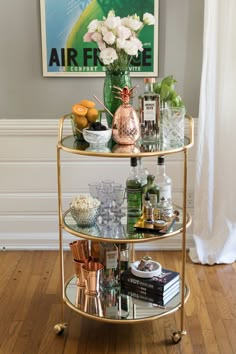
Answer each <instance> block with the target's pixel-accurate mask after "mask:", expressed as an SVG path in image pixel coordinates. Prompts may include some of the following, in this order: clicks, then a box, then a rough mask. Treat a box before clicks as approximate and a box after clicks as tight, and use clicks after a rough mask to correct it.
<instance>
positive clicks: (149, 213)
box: [143, 192, 153, 222]
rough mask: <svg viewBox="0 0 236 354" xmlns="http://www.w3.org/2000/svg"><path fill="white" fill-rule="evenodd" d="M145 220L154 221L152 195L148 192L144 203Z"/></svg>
mask: <svg viewBox="0 0 236 354" xmlns="http://www.w3.org/2000/svg"><path fill="white" fill-rule="evenodd" d="M143 220H144V221H145V222H152V221H153V206H152V203H151V201H150V196H149V193H148V192H147V193H146V195H145V199H144V203H143Z"/></svg>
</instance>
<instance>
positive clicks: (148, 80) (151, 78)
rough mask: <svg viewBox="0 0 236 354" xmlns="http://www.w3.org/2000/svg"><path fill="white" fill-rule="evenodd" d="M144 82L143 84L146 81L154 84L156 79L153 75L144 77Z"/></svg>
mask: <svg viewBox="0 0 236 354" xmlns="http://www.w3.org/2000/svg"><path fill="white" fill-rule="evenodd" d="M144 82H145V84H146V83H150V84H154V83H155V82H156V79H155V77H145V78H144Z"/></svg>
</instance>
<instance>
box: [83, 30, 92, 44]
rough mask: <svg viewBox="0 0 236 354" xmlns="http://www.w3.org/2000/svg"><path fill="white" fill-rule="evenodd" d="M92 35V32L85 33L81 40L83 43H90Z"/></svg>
mask: <svg viewBox="0 0 236 354" xmlns="http://www.w3.org/2000/svg"><path fill="white" fill-rule="evenodd" d="M92 35H93V33H92V32H87V33H85V35H84V38H83V40H84V42H92Z"/></svg>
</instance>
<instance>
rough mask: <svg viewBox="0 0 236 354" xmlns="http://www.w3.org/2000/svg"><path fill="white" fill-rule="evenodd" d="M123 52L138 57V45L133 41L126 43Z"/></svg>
mask: <svg viewBox="0 0 236 354" xmlns="http://www.w3.org/2000/svg"><path fill="white" fill-rule="evenodd" d="M124 51H125V52H126V53H127V54H128V55H131V56H135V57H136V56H137V55H138V45H137V43H135V42H134V41H130V40H128V41H126V43H125V47H124Z"/></svg>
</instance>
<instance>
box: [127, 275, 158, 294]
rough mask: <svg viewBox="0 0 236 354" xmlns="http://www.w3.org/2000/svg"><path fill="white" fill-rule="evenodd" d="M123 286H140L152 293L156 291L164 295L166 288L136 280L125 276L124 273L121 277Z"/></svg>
mask: <svg viewBox="0 0 236 354" xmlns="http://www.w3.org/2000/svg"><path fill="white" fill-rule="evenodd" d="M121 284H127V285H133V286H139V287H142V288H145V289H149V290H150V291H155V292H159V293H161V294H162V293H164V286H163V285H160V284H158V283H155V284H152V283H147V282H145V281H143V280H142V279H136V278H133V277H131V276H127V275H124V273H123V274H122V276H121Z"/></svg>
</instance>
